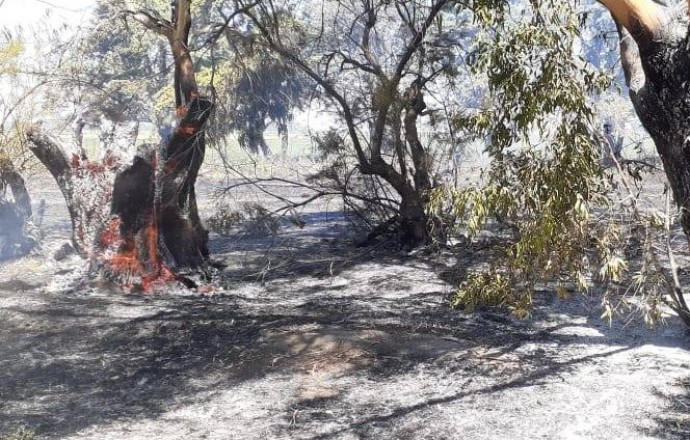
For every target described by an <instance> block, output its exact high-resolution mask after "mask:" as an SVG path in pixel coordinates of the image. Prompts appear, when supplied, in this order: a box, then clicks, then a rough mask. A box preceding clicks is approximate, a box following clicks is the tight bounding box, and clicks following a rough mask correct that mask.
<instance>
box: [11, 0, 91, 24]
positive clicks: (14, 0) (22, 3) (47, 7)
mask: <svg viewBox="0 0 690 440" xmlns="http://www.w3.org/2000/svg"><path fill="white" fill-rule="evenodd" d="M0 3H2V5H1V6H0V27H9V28H14V27H16V26H17V25H21V26H22V27H30V26H32V25H35V24H36V23H37V22H38V21H40V20H41V19H43V18H45V17H46V14H48V15H47V17H48V21H49V22H51V23H53V24H56V25H58V24H61V23H63V22H65V21H67V22H71V23H79V22H80V19H81V18H83V17H85V16H86V15H88V13H89V10H90V8H91V7H92V6H93V5H94V4H95V0H4V2H3V1H2V0H0Z"/></svg>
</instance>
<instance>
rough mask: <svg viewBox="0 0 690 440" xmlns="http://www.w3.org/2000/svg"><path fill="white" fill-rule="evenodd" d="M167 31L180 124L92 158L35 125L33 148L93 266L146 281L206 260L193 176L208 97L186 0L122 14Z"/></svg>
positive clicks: (96, 270)
mask: <svg viewBox="0 0 690 440" xmlns="http://www.w3.org/2000/svg"><path fill="white" fill-rule="evenodd" d="M127 14H128V15H127V16H132V18H134V19H135V20H136V21H139V22H140V23H142V24H143V25H144V26H146V27H148V28H150V29H154V30H156V31H157V32H158V33H159V34H161V35H164V36H165V37H166V38H167V40H168V42H169V44H170V46H171V49H172V53H173V56H174V58H175V81H174V87H175V97H176V109H175V111H176V114H177V116H178V121H177V125H176V127H175V129H174V131H173V133H172V136H170V137H169V138H168V139H163V140H162V141H161V143H160V144H159V145H158V146H155V145H144V146H141V147H139V148H138V150H137V152H136V154H134V155H133V157H132V158H130V159H124V158H121V157H114V156H108V155H106V157H105V158H103V159H102V160H100V161H91V160H89V159H88V157H86V155H85V153H84V152H83V149H81V148H78V149H77V150H75V152H74V153H68V152H67V151H66V150H65V149H64V148H63V147H61V146H60V145H59V144H58V143H57V142H56V141H54V140H53V139H51V138H50V137H49V136H47V135H45V134H44V133H42V132H41V130H40V129H38V128H36V127H34V128H32V129H30V130H29V131H28V133H27V135H28V138H29V140H30V142H31V144H32V146H31V150H32V151H33V152H34V154H35V155H36V157H38V159H39V160H40V161H41V162H42V163H43V164H44V165H45V166H46V168H48V170H49V171H50V172H51V173H52V175H53V177H54V178H55V180H56V182H57V183H58V186H59V187H60V190H61V191H62V194H63V196H64V198H65V201H66V203H67V208H68V210H69V214H70V217H71V219H72V241H73V243H74V247H75V249H76V250H77V251H78V252H79V253H80V254H81V255H82V256H83V257H85V258H88V259H89V261H90V267H91V271H92V272H93V273H100V274H105V275H106V276H107V277H108V278H111V279H116V280H118V281H121V282H123V283H124V284H125V285H136V286H141V287H143V288H148V287H149V286H151V284H152V283H154V282H156V281H159V280H163V281H165V280H170V279H178V280H182V278H181V277H179V275H178V269H180V268H198V267H200V266H203V265H204V264H205V263H206V262H207V261H208V256H209V253H208V233H207V231H206V230H205V229H204V227H203V225H202V224H201V220H200V218H199V213H198V208H197V203H196V192H195V183H196V179H197V176H198V174H199V169H200V167H201V164H202V163H203V160H204V153H205V134H204V125H205V123H206V121H207V120H208V118H209V116H210V113H211V111H212V107H213V105H212V103H211V102H210V101H209V100H208V99H205V98H201V97H200V96H199V93H198V91H197V86H196V81H195V78H194V64H193V62H192V59H191V56H190V54H189V50H188V47H187V42H188V36H189V30H190V26H191V16H190V5H189V0H176V1H175V2H174V8H173V19H172V21H170V22H168V21H167V20H163V19H161V18H156V19H154V18H153V17H152V16H150V15H149V14H148V13H145V12H137V13H127Z"/></svg>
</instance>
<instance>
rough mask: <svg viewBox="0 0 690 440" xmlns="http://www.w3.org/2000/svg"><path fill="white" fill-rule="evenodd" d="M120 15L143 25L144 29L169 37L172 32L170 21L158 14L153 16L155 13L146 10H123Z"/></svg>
mask: <svg viewBox="0 0 690 440" xmlns="http://www.w3.org/2000/svg"><path fill="white" fill-rule="evenodd" d="M120 15H121V16H122V17H123V18H125V19H127V18H131V19H132V20H134V21H136V22H138V23H139V24H141V25H143V26H144V27H145V28H146V29H150V30H152V31H154V32H156V33H157V34H159V35H163V36H165V37H168V38H170V37H171V36H172V32H173V26H172V23H170V21H169V20H166V19H164V18H163V17H160V16H155V15H156V14H153V13H150V12H146V11H136V12H135V11H129V10H125V11H122V12H120Z"/></svg>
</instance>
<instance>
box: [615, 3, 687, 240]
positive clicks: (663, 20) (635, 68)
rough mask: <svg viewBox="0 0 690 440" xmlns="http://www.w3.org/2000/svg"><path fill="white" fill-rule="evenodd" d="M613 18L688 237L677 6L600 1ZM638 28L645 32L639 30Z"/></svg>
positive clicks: (683, 65)
mask: <svg viewBox="0 0 690 440" xmlns="http://www.w3.org/2000/svg"><path fill="white" fill-rule="evenodd" d="M602 3H603V4H604V5H605V6H606V7H607V8H608V9H609V11H610V12H611V15H612V16H613V18H614V20H615V21H616V23H617V24H618V28H619V34H620V51H621V60H622V65H623V68H624V71H625V76H626V81H627V83H628V87H629V90H630V98H631V100H632V103H633V106H634V107H635V111H636V113H637V115H638V116H639V118H640V121H641V122H642V125H643V126H644V127H645V129H646V130H647V131H648V132H649V134H650V136H651V137H652V139H653V140H654V144H655V145H656V148H657V151H658V153H659V156H660V157H661V160H662V163H663V165H664V170H665V172H666V176H667V178H668V180H669V183H670V186H671V188H672V190H673V195H674V200H675V202H676V204H677V205H678V206H679V208H680V209H681V225H682V226H683V230H684V232H685V234H686V235H687V236H688V237H690V83H689V82H688V80H687V78H688V76H689V75H690V53H689V52H688V47H689V46H688V43H689V42H690V39H689V37H688V29H687V26H686V25H684V24H683V20H682V19H681V18H682V17H680V16H679V15H678V11H677V10H671V9H669V8H666V7H663V6H660V5H657V4H656V3H654V2H652V1H651V0H635V1H633V0H630V1H622V2H615V1H602ZM641 28H643V29H644V30H645V32H640V29H641Z"/></svg>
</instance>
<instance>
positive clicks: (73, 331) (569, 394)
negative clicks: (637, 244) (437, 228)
mask: <svg viewBox="0 0 690 440" xmlns="http://www.w3.org/2000/svg"><path fill="white" fill-rule="evenodd" d="M30 183H31V185H32V186H33V187H34V191H38V189H39V188H42V190H43V191H45V199H46V219H47V221H46V223H45V224H44V230H45V231H46V237H45V239H44V244H43V245H42V247H41V249H39V250H38V251H37V252H36V253H34V254H33V255H31V256H28V257H26V258H23V259H21V260H18V261H14V262H10V263H4V264H2V265H0V437H2V435H3V434H5V435H7V434H9V433H11V432H13V431H15V430H16V429H18V428H19V427H26V428H27V429H28V430H30V431H32V432H33V433H34V434H35V437H36V438H46V439H180V438H184V439H311V440H316V439H410V440H416V439H525V440H527V439H538V438H543V439H622V438H626V439H689V438H690V350H689V349H690V335H688V333H687V332H686V330H685V329H684V327H683V326H682V325H681V324H680V323H679V321H678V320H677V319H675V318H674V317H669V318H668V320H667V322H666V325H665V326H663V327H660V328H658V329H656V330H648V329H646V328H645V327H644V325H643V324H641V323H638V322H628V323H626V322H620V321H618V322H616V321H614V322H613V324H612V325H611V326H609V324H608V323H607V322H604V321H602V320H601V319H600V318H599V316H600V315H601V309H600V308H599V299H598V298H597V297H596V295H594V294H593V295H592V296H583V295H579V294H576V295H573V296H571V297H570V298H568V299H558V298H556V297H555V296H553V295H551V294H549V293H544V294H543V295H540V297H539V301H538V303H537V304H536V307H535V310H534V315H533V318H532V320H530V321H517V320H513V319H511V318H510V317H508V316H507V315H505V314H503V313H500V312H497V311H484V312H481V313H476V314H474V315H465V314H463V313H462V312H458V311H452V310H449V308H448V295H449V294H450V293H451V291H452V289H453V287H452V283H453V281H454V280H455V279H457V278H458V277H461V276H462V273H463V271H464V270H466V269H467V267H469V266H470V265H472V264H475V263H476V262H477V261H478V260H481V259H482V256H483V255H484V254H483V253H484V252H485V249H484V248H483V247H482V245H481V243H478V244H474V245H468V246H465V247H464V248H458V249H457V250H456V251H454V252H448V251H444V252H441V253H438V254H430V255H424V253H423V252H422V253H413V254H410V253H406V252H401V251H397V250H392V249H389V248H386V247H385V246H379V247H373V248H364V249H362V248H355V247H353V246H352V244H353V242H354V240H353V233H352V231H351V229H350V228H349V227H348V222H347V221H346V219H344V218H343V215H342V214H341V213H340V212H338V210H337V209H332V210H329V209H330V208H329V207H328V206H326V205H324V207H325V209H323V210H322V212H312V213H308V214H306V215H305V220H306V227H305V228H304V229H299V228H297V227H295V226H289V225H286V226H285V227H284V228H283V230H282V231H281V232H280V233H279V234H278V235H276V236H266V235H263V236H256V235H251V234H247V235H242V236H240V237H220V236H214V237H213V238H212V242H211V247H212V252H213V254H214V257H215V258H216V259H217V260H219V261H221V262H223V263H225V264H226V268H225V269H223V270H222V271H221V272H219V273H217V274H214V276H213V277H212V279H211V280H210V281H209V284H208V285H207V286H205V287H204V288H203V289H201V291H189V290H183V289H181V288H177V287H169V288H165V289H161V290H159V291H158V292H156V293H154V294H143V293H123V292H119V291H115V290H113V289H109V288H108V286H105V285H101V286H94V285H90V286H88V287H81V288H77V289H75V288H74V286H75V285H77V284H76V281H77V280H79V278H80V277H81V273H80V271H79V270H78V268H79V267H80V266H81V265H82V263H81V262H80V261H79V259H78V258H76V257H70V258H67V259H66V260H63V261H60V262H56V261H55V260H54V259H53V254H54V252H55V249H57V248H58V247H59V246H60V245H61V244H62V243H64V242H65V241H66V239H67V237H68V235H67V234H68V227H69V224H68V219H67V217H66V216H65V213H64V212H63V211H64V206H62V205H61V200H60V197H59V194H57V193H55V191H54V190H53V189H49V188H52V187H51V183H50V182H49V181H48V180H41V179H35V180H34V181H32V182H30ZM650 197H652V198H654V197H658V195H654V194H651V195H650ZM333 206H335V205H333Z"/></svg>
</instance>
